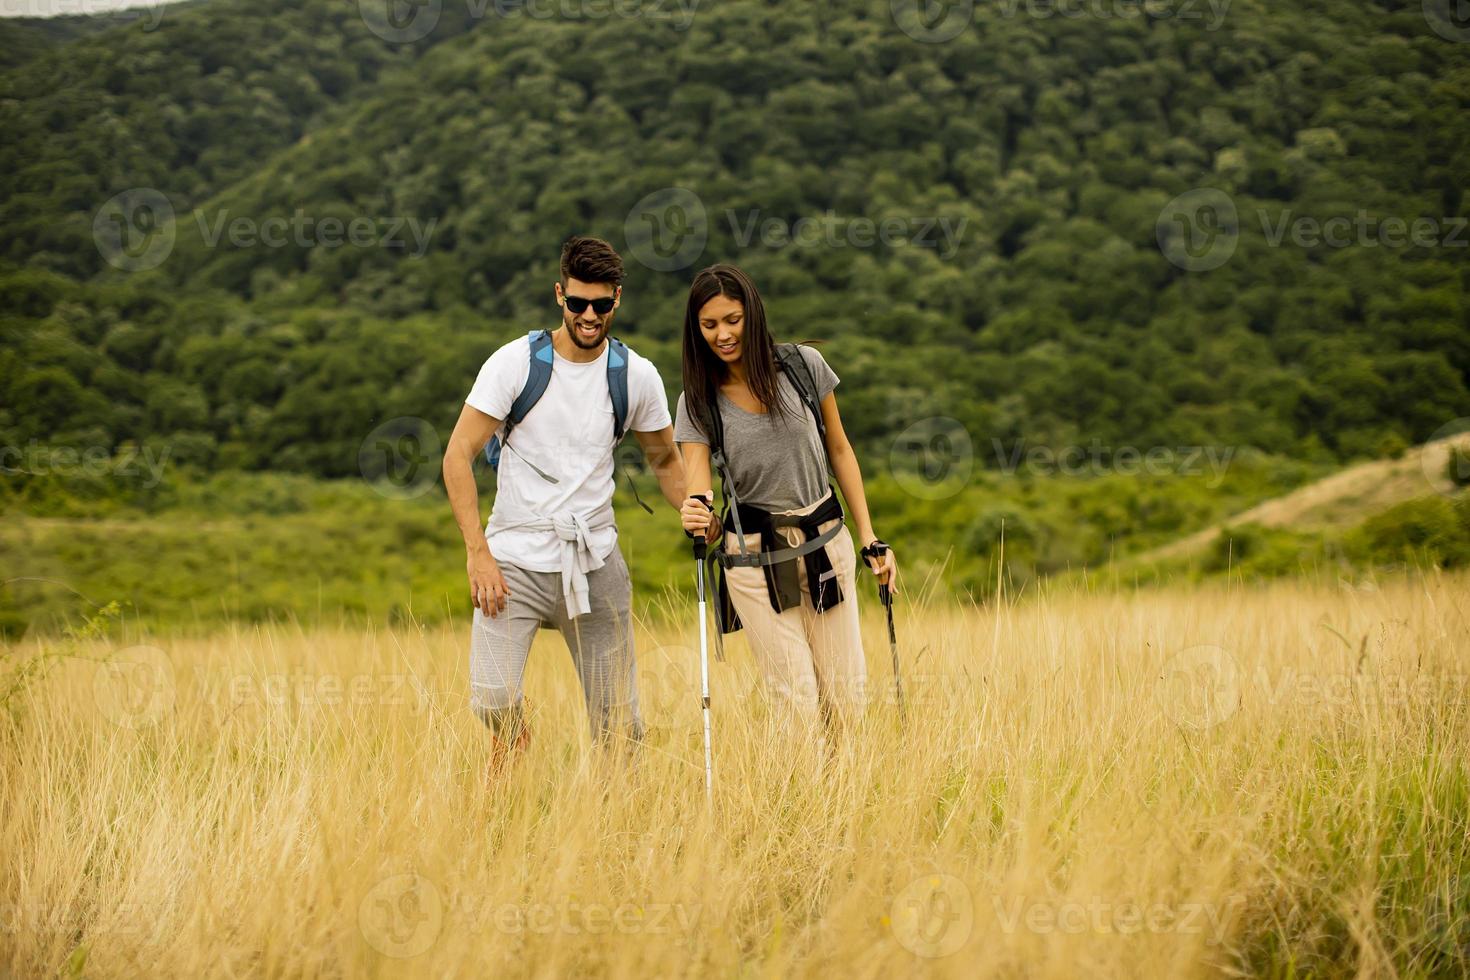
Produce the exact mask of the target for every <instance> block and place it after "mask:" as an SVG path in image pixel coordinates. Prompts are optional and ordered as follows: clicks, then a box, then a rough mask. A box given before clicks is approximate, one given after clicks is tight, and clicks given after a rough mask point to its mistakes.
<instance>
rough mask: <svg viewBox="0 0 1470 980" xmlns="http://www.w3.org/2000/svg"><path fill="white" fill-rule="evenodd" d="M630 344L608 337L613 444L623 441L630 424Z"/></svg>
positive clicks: (608, 386) (609, 392)
mask: <svg viewBox="0 0 1470 980" xmlns="http://www.w3.org/2000/svg"><path fill="white" fill-rule="evenodd" d="M628 361H629V351H628V345H627V344H625V343H623V342H622V341H621V340H619V339H617V338H616V337H609V338H608V339H607V393H608V394H609V395H611V396H612V408H613V444H614V445H616V444H618V443H620V442H622V441H623V433H624V431H625V429H626V427H627V424H628Z"/></svg>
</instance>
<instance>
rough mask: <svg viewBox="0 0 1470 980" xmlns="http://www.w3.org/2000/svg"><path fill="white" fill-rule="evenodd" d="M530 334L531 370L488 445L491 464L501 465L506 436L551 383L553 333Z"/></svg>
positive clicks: (486, 451)
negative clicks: (502, 447)
mask: <svg viewBox="0 0 1470 980" xmlns="http://www.w3.org/2000/svg"><path fill="white" fill-rule="evenodd" d="M526 337H527V338H528V340H529V341H530V360H531V370H530V373H528V374H527V375H526V384H525V387H523V388H522V389H521V393H520V394H518V395H516V400H515V401H513V402H511V404H510V414H509V415H508V416H506V418H505V421H504V423H503V424H502V425H501V426H500V431H499V432H498V433H496V434H495V435H494V436H492V437H491V439H490V442H489V444H487V445H486V446H485V458H486V459H488V460H489V461H490V465H491V467H493V468H495V469H499V468H500V447H501V446H502V445H504V444H505V440H506V439H508V438H510V433H511V430H512V429H514V428H515V427H516V426H517V425H519V424H520V422H521V420H522V419H524V418H525V417H526V415H527V413H529V412H530V411H531V409H532V408H533V407H534V406H535V404H536V403H537V402H538V401H540V400H541V396H542V395H544V394H546V386H547V385H549V384H551V365H552V363H553V361H554V360H555V352H554V351H553V349H552V346H551V333H550V332H549V331H546V330H532V331H531V332H529V333H528V334H526Z"/></svg>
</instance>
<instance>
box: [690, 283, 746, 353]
mask: <svg viewBox="0 0 1470 980" xmlns="http://www.w3.org/2000/svg"><path fill="white" fill-rule="evenodd" d="M744 330H745V307H744V306H743V305H742V304H741V303H740V301H739V300H735V299H731V298H730V297H728V296H715V297H713V298H711V299H710V301H709V302H708V303H705V304H704V306H702V307H700V309H699V331H700V333H702V334H704V342H705V343H707V344H709V346H710V350H712V351H714V352H715V356H716V357H718V358H719V359H720V360H721V361H723V362H724V363H726V364H733V363H734V362H736V361H738V360H740V335H741V333H742V332H743V331H744Z"/></svg>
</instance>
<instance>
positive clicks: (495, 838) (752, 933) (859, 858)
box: [0, 576, 1470, 978]
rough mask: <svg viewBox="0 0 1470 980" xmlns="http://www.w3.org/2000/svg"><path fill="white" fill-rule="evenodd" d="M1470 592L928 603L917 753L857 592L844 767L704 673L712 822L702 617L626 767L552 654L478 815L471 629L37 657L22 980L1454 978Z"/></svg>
mask: <svg viewBox="0 0 1470 980" xmlns="http://www.w3.org/2000/svg"><path fill="white" fill-rule="evenodd" d="M1467 584H1470V579H1467V578H1465V577H1463V576H1462V577H1450V576H1443V577H1441V576H1431V577H1427V578H1422V579H1412V580H1407V579H1406V580H1397V581H1393V582H1389V583H1385V584H1384V585H1383V586H1382V587H1381V589H1379V590H1377V591H1368V592H1365V591H1355V590H1343V589H1339V588H1336V587H1331V586H1327V585H1322V584H1316V585H1313V584H1304V583H1283V584H1279V585H1276V586H1272V587H1270V588H1268V589H1264V590H1258V591H1252V590H1239V589H1237V590H1226V589H1224V588H1219V589H1213V590H1197V591H1188V592H1186V591H1168V590H1163V591H1157V592H1144V593H1138V594H1102V595H1078V594H1059V593H1051V594H1047V593H1046V592H1043V593H1042V594H1041V595H1038V596H1031V597H1029V598H1028V599H1026V600H1025V601H1023V602H1021V603H1018V604H1015V605H1013V606H1010V607H1003V608H1000V609H994V608H983V609H976V608H968V609H960V608H957V607H950V606H932V607H904V606H900V608H899V628H900V642H901V644H902V649H903V652H904V660H903V662H904V666H905V670H906V674H907V676H906V681H907V683H908V699H909V710H908V712H907V717H906V719H905V720H903V721H900V719H899V718H898V716H897V713H896V711H895V710H894V708H893V706H892V704H890V703H885V701H886V700H888V699H887V692H888V691H889V690H890V687H889V684H890V673H889V670H888V667H887V664H888V650H887V644H886V639H885V637H884V633H883V629H882V624H881V621H880V620H879V619H878V618H877V615H876V613H875V611H874V608H873V607H875V606H876V603H872V602H870V601H869V600H870V598H871V597H870V595H869V594H865V595H864V597H863V600H864V602H865V604H866V605H867V606H868V612H867V618H866V619H865V630H866V636H867V638H868V643H869V646H868V660H869V663H870V664H871V665H872V668H871V673H872V678H871V679H872V691H873V694H874V696H875V703H874V705H873V706H872V708H871V710H870V711H869V714H868V717H867V720H866V724H865V727H864V728H863V730H861V731H859V732H857V733H855V734H854V735H853V736H852V737H851V738H849V739H848V740H847V741H846V742H845V743H844V744H843V745H842V746H841V748H840V749H839V750H838V751H837V752H836V753H835V754H834V756H833V757H832V758H831V760H830V762H829V763H828V764H827V766H826V768H825V769H824V770H822V771H820V772H819V771H816V770H815V769H814V768H813V767H810V766H808V765H807V762H806V760H808V759H809V757H810V756H809V754H808V753H806V752H804V751H801V749H800V747H797V746H791V745H787V744H784V743H782V742H781V741H780V740H779V739H778V738H776V737H773V736H771V735H770V734H769V733H768V726H767V724H766V720H765V719H766V708H765V706H764V705H763V703H762V700H761V698H760V697H759V696H758V694H757V693H755V692H756V690H757V688H756V686H755V677H754V673H753V670H752V665H751V663H750V660H749V656H748V655H747V654H746V653H745V652H744V649H743V646H742V645H741V644H735V645H733V646H732V649H731V659H730V661H729V662H727V663H725V664H712V671H713V697H714V708H715V729H714V736H715V767H716V790H715V797H714V802H713V807H712V808H707V806H706V802H705V795H704V785H703V772H702V739H701V735H700V728H699V711H698V704H697V691H696V689H695V688H696V685H695V684H693V683H690V680H689V679H691V678H692V679H694V680H695V681H697V677H698V663H697V652H696V647H695V644H697V634H696V633H695V631H694V629H693V623H692V621H691V622H690V623H689V625H688V627H686V628H684V629H682V630H679V631H669V630H664V629H660V630H658V631H657V635H650V633H649V631H648V630H643V631H641V633H640V637H639V642H640V677H641V682H642V684H643V693H644V699H645V715H646V717H647V720H648V722H649V724H650V726H651V732H650V736H649V738H648V741H647V744H646V746H645V747H644V748H643V750H642V751H641V753H640V754H639V755H638V757H637V761H636V764H634V765H631V766H629V765H628V764H627V763H625V762H624V761H623V754H622V753H620V752H614V753H605V752H602V751H600V750H598V749H596V748H594V747H592V746H590V745H589V744H588V740H587V737H586V734H585V731H584V727H583V722H582V716H581V705H580V699H579V694H578V692H577V689H576V685H575V681H574V677H573V674H572V671H571V667H570V664H569V662H568V659H567V657H566V654H565V652H564V650H563V649H562V648H561V646H560V641H559V639H557V638H556V637H555V636H554V635H553V634H549V633H543V634H542V635H541V637H540V638H539V639H538V642H537V647H536V649H535V650H534V651H533V655H532V662H531V669H530V670H529V672H528V679H527V685H528V690H529V692H530V696H531V698H532V699H533V710H534V728H535V735H536V738H535V741H534V743H533V746H532V749H531V751H530V752H529V754H528V756H527V758H526V759H525V760H524V763H523V764H522V765H520V766H519V767H518V768H517V769H516V770H515V771H514V772H513V773H512V774H511V775H510V776H509V777H508V778H507V779H506V780H504V781H503V782H502V783H500V784H499V785H496V786H494V787H492V788H490V789H488V790H487V788H486V786H485V780H484V769H485V759H486V735H485V732H484V730H483V728H482V727H481V726H480V723H479V722H478V721H477V720H476V719H475V718H474V717H473V716H472V715H471V713H470V712H469V710H468V708H467V707H466V674H467V664H466V641H467V626H466V627H464V628H460V629H448V630H437V629H436V630H419V629H413V628H409V629H395V630H382V629H380V630H375V631H352V630H341V631H320V632H309V633H302V632H300V631H297V630H292V629H290V628H274V629H268V630H255V629H250V630H245V629H241V630H238V631H235V632H224V633H220V634H216V635H212V636H205V637H194V638H188V637H168V636H163V637H151V638H149V637H142V638H139V637H133V638H129V639H125V640H103V639H100V638H93V639H71V640H64V641H55V642H37V641H30V642H27V643H25V644H23V645H21V646H19V647H12V648H11V649H9V650H8V651H7V657H6V661H5V663H6V665H7V667H8V668H9V669H10V677H11V679H12V680H13V679H14V678H15V677H16V671H17V670H19V669H20V666H21V665H23V664H27V663H34V664H38V665H40V666H41V668H42V669H40V670H38V671H36V672H35V673H34V674H33V675H32V676H31V677H30V678H29V679H28V680H26V681H25V682H24V683H22V684H20V686H18V687H13V688H11V687H10V685H9V683H8V682H7V684H6V685H5V686H4V687H0V695H3V693H4V690H6V689H7V688H9V689H11V690H12V695H11V697H10V698H9V700H8V702H7V710H6V711H5V712H4V713H0V743H3V744H0V753H3V755H0V757H3V759H4V768H3V775H0V816H3V820H0V914H3V915H4V916H5V918H4V921H3V922H0V973H13V974H16V975H21V976H28V975H54V974H56V973H58V972H59V973H61V974H63V975H82V974H85V975H87V976H94V977H111V976H132V975H140V974H141V975H148V976H162V977H198V976H260V975H266V976H353V977H357V976H376V975H383V976H396V975H412V976H443V975H479V976H485V975H489V976H530V975H534V976H547V977H553V976H557V977H559V976H566V975H578V976H591V975H597V976H612V977H628V978H644V977H651V976H667V975H683V976H705V975H716V976H732V975H740V976H756V975H760V976H785V975H803V976H805V975H830V974H837V975H842V976H847V977H852V978H857V977H888V976H894V975H933V976H959V977H974V976H985V975H999V976H1039V977H1078V976H1087V977H1112V976H1116V977H1139V976H1172V977H1191V976H1222V975H1235V974H1239V973H1269V974H1275V975H1286V974H1289V973H1291V972H1293V971H1295V974H1296V975H1302V974H1308V973H1317V974H1326V975H1341V976H1348V975H1352V976H1363V977H1375V976H1394V975H1400V976H1417V975H1456V974H1463V972H1464V971H1465V969H1466V967H1467V962H1470V961H1467V950H1466V948H1465V941H1466V938H1467V937H1470V900H1467V894H1470V884H1467V881H1470V875H1467V874H1466V872H1467V871H1470V867H1467V864H1470V860H1467V857H1470V843H1467V837H1470V833H1467V813H1470V790H1467V787H1470V779H1467V773H1466V762H1465V746H1466V744H1467V737H1466V736H1467V716H1470V712H1467V690H1470V688H1467V683H1466V673H1467V663H1470V629H1467V620H1466V608H1465V606H1466V603H1465V597H1466V595H1467V594H1470V590H1467V588H1466V586H1467ZM136 644H143V645H144V646H141V647H140V646H137V645H136ZM661 644H662V645H661ZM37 658H39V659H37Z"/></svg>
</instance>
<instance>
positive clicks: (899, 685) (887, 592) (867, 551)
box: [863, 541, 904, 718]
mask: <svg viewBox="0 0 1470 980" xmlns="http://www.w3.org/2000/svg"><path fill="white" fill-rule="evenodd" d="M863 553H864V555H865V556H866V555H871V556H872V557H874V558H882V557H883V556H884V555H886V554H888V545H887V544H885V543H884V542H882V541H874V542H873V543H872V544H871V545H869V546H868V547H866V548H864V549H863ZM878 601H879V602H881V603H883V608H884V610H885V611H886V612H887V613H888V649H889V652H890V653H892V654H893V693H894V696H895V697H896V698H897V700H898V716H899V717H900V718H902V717H903V716H904V707H903V680H902V679H901V678H900V677H899V675H898V637H897V636H896V635H895V634H894V632H893V590H891V589H890V588H889V587H888V586H887V584H885V583H883V582H879V583H878Z"/></svg>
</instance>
